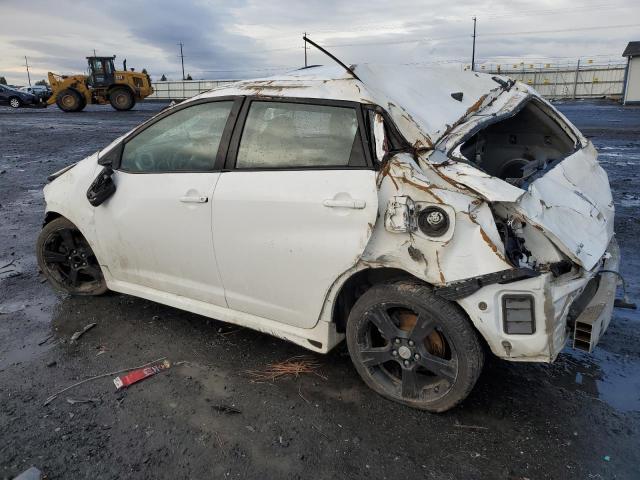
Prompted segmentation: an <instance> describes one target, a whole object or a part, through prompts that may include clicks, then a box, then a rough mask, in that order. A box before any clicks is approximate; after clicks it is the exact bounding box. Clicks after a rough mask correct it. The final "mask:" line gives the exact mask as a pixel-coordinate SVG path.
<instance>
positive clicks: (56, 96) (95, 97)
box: [47, 55, 153, 112]
mask: <svg viewBox="0 0 640 480" xmlns="http://www.w3.org/2000/svg"><path fill="white" fill-rule="evenodd" d="M115 58H116V57H115V55H114V56H112V57H87V60H88V62H89V74H88V75H69V76H66V75H56V74H55V73H52V72H49V75H48V76H49V84H50V85H51V91H52V95H51V97H50V98H49V100H47V105H53V104H54V103H55V104H56V105H58V107H59V108H60V110H63V111H65V112H79V111H81V110H82V109H83V108H84V107H86V106H87V105H88V104H98V105H106V104H107V103H110V104H111V106H112V107H113V108H115V109H116V110H131V109H132V108H133V106H134V105H135V104H136V102H137V101H138V100H142V99H144V98H145V97H148V96H149V95H151V94H152V93H153V88H152V87H151V78H149V75H147V74H146V73H138V72H134V71H130V72H129V71H127V69H126V60H125V65H124V69H123V70H116V69H115V67H114V65H113V61H114V60H115Z"/></svg>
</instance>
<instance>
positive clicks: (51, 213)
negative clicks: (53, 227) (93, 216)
mask: <svg viewBox="0 0 640 480" xmlns="http://www.w3.org/2000/svg"><path fill="white" fill-rule="evenodd" d="M62 210H63V209H57V210H56V209H54V210H47V211H46V213H45V215H44V220H43V222H42V227H43V228H44V227H45V226H47V225H48V224H49V223H51V222H52V221H54V220H55V219H57V218H64V219H65V220H68V221H69V222H71V223H73V225H74V226H75V227H76V228H77V229H78V231H79V232H80V234H81V235H82V236H83V237H84V238H85V240H86V241H87V243H88V244H89V246H90V247H91V250H93V253H94V255H95V256H96V258H97V259H98V263H99V264H100V266H101V267H102V268H104V267H105V265H104V264H103V262H102V260H101V259H102V251H101V250H100V249H99V245H98V240H97V238H96V237H95V235H87V231H86V230H84V229H83V228H81V227H80V226H79V224H81V223H82V222H81V221H78V220H77V219H76V220H74V218H73V217H74V216H73V215H65V214H64V213H60V212H61V211H62ZM69 213H71V212H69Z"/></svg>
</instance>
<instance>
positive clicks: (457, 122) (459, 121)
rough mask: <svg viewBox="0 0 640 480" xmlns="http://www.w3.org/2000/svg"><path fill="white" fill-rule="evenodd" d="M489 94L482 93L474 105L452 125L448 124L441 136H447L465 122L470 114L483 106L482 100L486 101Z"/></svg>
mask: <svg viewBox="0 0 640 480" xmlns="http://www.w3.org/2000/svg"><path fill="white" fill-rule="evenodd" d="M487 95H488V94H486V93H485V94H484V95H482V96H481V97H480V98H479V99H478V100H477V101H476V102H474V104H473V105H471V106H470V107H469V108H467V111H466V112H465V113H464V115H462V116H461V117H460V118H459V119H458V120H456V121H455V122H453V123H452V124H451V125H447V128H446V130H445V131H444V133H443V134H442V135H441V136H440V138H442V137H446V136H447V135H449V133H451V131H452V130H453V129H454V128H456V127H457V126H458V125H460V124H461V123H463V122H465V121H466V120H467V117H468V116H469V115H471V114H472V113H475V112H477V111H478V110H479V109H480V107H481V106H482V102H484V100H485V99H486V98H487Z"/></svg>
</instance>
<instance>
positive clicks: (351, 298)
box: [331, 267, 432, 333]
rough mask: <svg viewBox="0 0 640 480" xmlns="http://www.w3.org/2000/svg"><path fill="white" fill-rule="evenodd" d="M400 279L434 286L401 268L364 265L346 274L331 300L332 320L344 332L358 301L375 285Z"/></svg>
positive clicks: (340, 331)
mask: <svg viewBox="0 0 640 480" xmlns="http://www.w3.org/2000/svg"><path fill="white" fill-rule="evenodd" d="M400 280H410V281H415V282H419V283H421V284H423V285H427V286H432V285H430V284H429V283H427V282H425V281H424V280H421V279H419V278H418V277H416V276H415V275H412V274H411V273H409V272H407V271H405V270H402V269H400V268H391V267H363V268H360V269H357V270H355V271H352V272H351V273H350V274H349V275H348V276H345V278H344V279H343V281H342V283H341V284H340V285H339V287H338V288H337V293H336V294H335V298H334V300H333V301H332V302H331V321H332V322H333V323H335V326H336V330H337V331H338V332H339V333H344V332H345V331H346V327H347V319H348V318H349V313H350V312H351V309H352V308H353V306H354V305H355V303H356V301H357V300H358V298H360V296H362V295H363V294H364V293H365V292H366V291H367V290H369V289H370V288H371V287H373V286H374V285H378V284H380V283H386V282H395V281H400Z"/></svg>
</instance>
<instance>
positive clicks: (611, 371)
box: [564, 348, 640, 412]
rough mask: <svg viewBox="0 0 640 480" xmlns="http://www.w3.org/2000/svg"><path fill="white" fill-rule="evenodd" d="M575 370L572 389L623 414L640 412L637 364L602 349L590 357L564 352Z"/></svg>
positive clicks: (638, 363) (639, 372) (588, 355)
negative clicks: (598, 400)
mask: <svg viewBox="0 0 640 480" xmlns="http://www.w3.org/2000/svg"><path fill="white" fill-rule="evenodd" d="M564 354H565V355H566V356H567V357H568V358H565V361H566V360H569V363H570V364H572V366H574V367H575V370H577V371H576V372H575V377H574V380H573V381H574V385H575V387H574V388H570V389H572V390H582V391H584V392H585V393H587V394H589V395H591V396H595V397H597V398H599V399H600V400H602V401H604V402H605V403H607V404H608V405H610V406H611V407H613V408H615V409H616V410H619V411H622V412H640V361H638V360H637V359H631V358H629V357H625V356H624V355H617V354H613V353H610V352H607V351H606V350H603V349H601V348H596V350H595V351H594V352H593V353H592V354H587V353H582V352H580V351H577V350H573V349H571V350H567V351H565V352H564Z"/></svg>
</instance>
